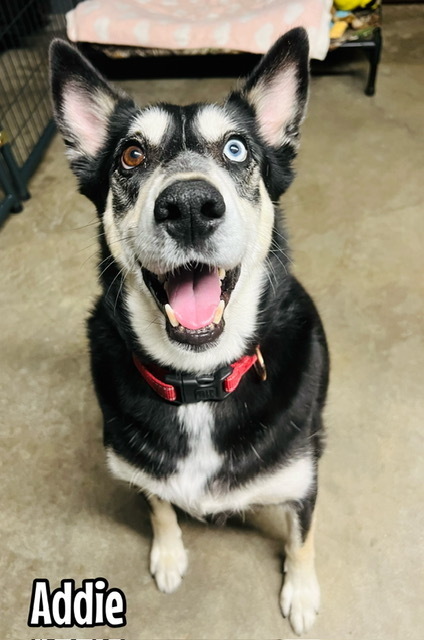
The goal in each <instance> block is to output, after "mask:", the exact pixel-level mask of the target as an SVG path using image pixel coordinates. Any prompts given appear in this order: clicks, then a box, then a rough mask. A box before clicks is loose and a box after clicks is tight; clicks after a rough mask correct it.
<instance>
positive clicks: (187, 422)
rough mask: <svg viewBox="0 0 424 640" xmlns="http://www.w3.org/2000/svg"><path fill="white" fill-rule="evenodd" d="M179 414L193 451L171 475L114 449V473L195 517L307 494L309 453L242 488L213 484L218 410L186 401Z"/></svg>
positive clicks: (311, 473) (310, 468)
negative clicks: (159, 475) (160, 476)
mask: <svg viewBox="0 0 424 640" xmlns="http://www.w3.org/2000/svg"><path fill="white" fill-rule="evenodd" d="M178 419H179V421H180V423H181V426H182V427H183V429H184V430H185V432H186V434H187V436H188V440H189V453H188V455H187V456H186V457H185V458H182V459H181V460H180V461H179V462H178V465H177V469H176V471H175V472H174V473H173V474H172V475H171V476H169V477H168V478H167V479H166V480H157V479H156V478H154V477H153V476H151V475H150V474H148V473H146V472H145V471H143V470H142V469H139V468H137V467H135V466H133V465H131V464H129V463H128V462H126V461H125V460H124V459H123V458H121V457H120V456H118V455H117V454H116V453H115V452H114V451H113V450H112V449H111V448H110V449H108V451H107V461H108V465H109V468H110V470H111V472H112V473H113V475H115V476H116V477H118V478H119V479H120V480H124V481H126V482H129V483H130V484H132V485H135V486H137V487H139V488H140V489H141V490H142V491H143V492H145V493H146V494H153V495H156V496H158V497H159V498H162V500H167V501H168V502H172V503H173V504H175V505H177V506H179V507H181V508H182V509H184V510H185V511H187V512H188V513H191V514H192V515H194V516H198V517H201V516H204V515H206V514H212V513H219V512H221V511H234V512H239V511H244V510H246V509H248V508H249V507H251V506H253V505H258V504H278V503H283V502H287V501H291V500H301V499H302V498H304V497H305V496H306V495H307V493H308V491H309V489H310V488H311V485H312V483H313V481H314V470H313V462H312V460H311V458H310V457H309V456H303V457H301V458H297V459H295V460H293V461H291V462H289V463H288V464H286V465H285V466H284V467H281V468H279V469H277V470H274V471H273V472H272V473H269V474H261V475H260V476H256V477H255V478H252V480H251V481H249V482H248V483H246V484H245V485H243V486H242V487H239V488H237V489H233V490H228V491H226V490H225V488H223V487H222V486H219V487H214V485H212V487H211V486H208V481H209V480H210V479H212V478H213V476H214V475H215V474H216V473H217V471H218V470H219V469H220V467H221V466H222V464H223V458H222V457H221V456H220V455H219V454H218V452H217V451H216V450H215V448H214V446H213V443H212V438H211V431H212V429H213V426H214V415H213V412H212V411H211V409H210V407H209V406H208V405H207V404H206V403H199V404H193V405H186V406H181V407H179V409H178Z"/></svg>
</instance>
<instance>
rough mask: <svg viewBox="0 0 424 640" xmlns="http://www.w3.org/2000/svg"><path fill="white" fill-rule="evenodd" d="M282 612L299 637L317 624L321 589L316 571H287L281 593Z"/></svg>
mask: <svg viewBox="0 0 424 640" xmlns="http://www.w3.org/2000/svg"><path fill="white" fill-rule="evenodd" d="M280 604H281V611H282V613H283V616H284V617H285V618H288V619H289V620H290V624H291V626H292V628H293V631H294V632H295V633H297V635H301V634H302V633H306V632H307V631H309V629H310V628H311V627H312V625H313V624H314V622H315V618H316V616H317V613H318V610H319V604H320V588H319V584H318V580H317V577H316V574H315V570H314V569H308V570H305V569H302V570H299V569H297V570H296V569H293V568H292V569H289V570H287V571H286V574H285V578H284V584H283V588H282V591H281V598H280Z"/></svg>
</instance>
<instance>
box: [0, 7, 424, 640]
mask: <svg viewBox="0 0 424 640" xmlns="http://www.w3.org/2000/svg"><path fill="white" fill-rule="evenodd" d="M384 29H385V31H384V34H385V47H384V55H383V61H382V64H381V68H380V74H379V78H378V85H377V94H376V96H375V97H374V98H367V97H365V96H364V95H363V86H364V81H365V79H364V73H365V69H366V65H365V63H364V62H362V61H358V62H355V63H353V64H351V65H350V73H348V74H346V75H337V76H333V77H328V76H323V77H315V78H314V79H313V81H312V92H311V99H310V105H309V116H308V119H307V121H306V122H305V126H304V132H303V140H302V147H301V153H300V156H299V160H298V163H297V166H298V178H297V180H296V181H295V183H294V185H293V186H292V188H291V189H290V191H289V193H288V194H287V196H286V197H285V200H284V202H285V209H286V211H287V217H288V223H289V228H290V230H291V235H292V246H293V249H294V258H295V271H296V273H297V274H298V275H299V277H300V278H301V279H302V281H303V282H304V284H305V285H306V286H307V288H308V289H309V291H310V292H311V293H312V294H313V295H314V297H315V299H316V301H317V304H318V306H319V308H320V311H321V313H322V316H323V319H324V323H325V326H326V329H327V333H328V339H329V343H330V347H331V353H332V363H333V369H332V381H331V392H330V397H329V402H328V411H327V425H328V448H327V452H326V455H325V457H324V459H323V463H322V467H321V491H320V496H319V510H318V513H319V518H318V528H317V547H318V549H317V565H318V572H319V576H320V582H321V588H322V609H321V613H320V616H319V619H318V621H317V623H316V625H315V627H314V629H313V630H312V631H311V633H310V634H309V635H308V636H307V637H308V638H320V639H322V640H324V639H325V640H341V639H346V638H349V639H350V638H352V639H358V640H380V639H381V640H383V639H384V640H386V639H390V640H391V639H399V640H400V639H402V640H407V639H408V640H421V638H422V637H423V628H424V614H423V606H422V597H423V594H424V588H423V587H424V584H423V562H422V561H423V544H422V543H423V540H422V532H423V530H424V522H423V510H422V504H423V472H422V461H421V457H422V453H423V442H422V423H423V417H424V398H423V369H424V348H423V347H424V345H423V340H424V336H423V314H424V303H423V300H424V278H423V272H424V257H423V256H424V251H423V237H424V215H423V204H422V203H423V182H424V181H423V157H424V156H423V148H424V144H423V142H424V141H423V126H422V125H423V120H422V113H423V102H424V55H423V54H424V43H423V40H422V37H421V40H420V33H421V34H422V32H423V30H424V7H422V6H417V5H415V6H414V7H412V6H411V7H410V8H408V9H405V7H394V6H389V7H387V8H386V10H385V27H384ZM125 84H126V87H127V88H128V89H129V90H130V91H131V92H132V93H133V94H134V95H136V96H137V97H138V98H139V99H140V100H141V101H142V102H147V101H154V100H159V99H165V100H174V101H186V100H187V99H189V100H190V101H191V100H195V99H210V98H215V99H220V98H221V97H222V96H223V95H224V94H225V92H226V90H227V89H228V87H229V85H230V84H231V83H230V81H228V80H219V79H218V80H217V79H215V80H201V81H196V80H192V81H184V80H181V81H177V80H174V81H172V82H169V81H166V80H160V81H144V82H137V83H136V82H133V83H125ZM31 192H32V199H31V200H30V201H29V202H28V203H27V204H26V205H25V210H24V212H23V213H22V214H20V215H17V216H15V217H12V218H11V219H10V220H9V221H8V223H7V225H6V226H5V228H4V229H3V230H2V231H1V233H0V247H1V251H0V266H1V272H2V279H1V285H0V286H1V296H2V301H3V304H2V313H1V317H0V344H1V363H2V366H1V371H0V385H1V389H2V393H1V397H0V402H1V407H0V419H1V422H2V439H3V447H2V452H1V458H0V460H1V486H2V496H3V504H2V510H1V520H0V522H1V531H2V554H1V564H0V576H1V580H2V583H3V584H2V586H1V593H2V600H3V603H2V606H1V620H0V636H1V637H2V638H8V639H12V638H13V639H14V640H26V639H29V638H33V637H36V638H39V637H41V636H42V637H45V636H47V637H49V638H52V637H54V638H69V637H70V636H71V637H78V638H92V637H93V636H96V637H100V636H101V637H102V638H116V637H119V638H126V640H142V639H146V640H153V639H156V640H157V639H165V638H166V639H172V640H177V639H183V638H185V639H191V640H198V639H199V640H200V639H205V640H215V639H216V640H217V639H223V638H227V639H230V638H231V639H232V640H245V639H246V640H247V639H255V640H265V639H268V640H269V639H277V638H291V637H293V632H292V631H291V629H290V627H289V625H288V623H287V622H286V621H285V620H283V619H282V618H281V616H280V612H279V607H278V593H279V589H280V586H281V566H280V559H279V557H278V554H277V546H276V544H275V542H273V541H272V540H270V539H268V538H266V537H263V536H261V535H260V534H258V533H256V532H255V531H253V530H250V529H247V528H246V529H244V528H232V527H228V528H224V529H218V530H217V529H214V528H212V527H207V526H203V525H201V524H198V523H196V522H193V521H191V520H190V519H189V518H182V520H181V521H182V528H183V534H184V537H185V541H186V545H187V547H188V549H189V553H190V567H189V571H188V575H187V576H186V579H185V580H184V582H183V585H182V587H181V588H180V590H179V591H178V592H176V593H175V594H173V595H171V596H166V595H162V594H161V593H159V592H158V591H157V590H156V587H155V584H154V582H153V581H152V580H151V578H150V576H149V573H148V552H149V544H150V529H149V524H148V518H147V514H146V511H145V509H144V507H143V505H139V503H138V499H137V497H136V496H135V495H134V494H132V493H131V492H130V491H129V490H128V489H127V488H126V487H124V486H121V485H119V484H117V483H116V482H115V481H114V480H113V479H111V478H110V477H109V475H108V474H107V472H106V469H105V463H104V458H103V451H102V445H101V418H100V412H99V409H98V407H97V404H96V400H95V398H94V394H93V390H92V386H91V381H90V376H89V371H88V358H87V345H86V339H85V328H84V321H85V318H86V316H87V310H88V309H89V307H90V305H91V304H92V301H93V299H94V297H95V295H96V291H97V289H96V287H97V285H96V277H95V267H94V265H95V253H96V240H95V226H94V213H93V209H92V207H91V205H90V203H89V202H88V201H85V200H84V199H83V198H82V197H81V196H78V195H77V194H76V191H75V183H74V180H73V178H72V176H71V173H70V171H69V170H68V168H67V165H66V161H65V158H64V155H63V145H62V142H61V141H60V140H59V139H55V140H54V142H53V143H52V145H51V147H50V148H49V150H48V152H47V154H46V156H45V159H44V161H43V163H42V164H41V165H40V167H39V169H38V171H37V174H36V175H35V176H34V179H33V180H32V183H31ZM98 576H104V577H105V578H107V580H108V581H109V583H110V585H111V586H113V587H119V588H120V589H122V590H123V591H124V593H125V594H126V597H127V605H128V611H127V621H128V624H127V627H126V628H123V629H115V630H112V629H109V628H105V627H101V628H96V629H91V630H90V629H67V630H65V629H45V630H42V629H29V628H28V627H27V624H26V622H27V615H28V607H29V600H30V594H31V586H32V581H33V580H34V579H35V578H47V579H49V580H50V584H51V587H52V588H55V587H57V586H58V585H59V582H60V580H61V579H63V578H74V579H75V580H76V582H77V584H79V583H80V582H81V580H82V579H84V578H94V577H98Z"/></svg>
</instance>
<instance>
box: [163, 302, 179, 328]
mask: <svg viewBox="0 0 424 640" xmlns="http://www.w3.org/2000/svg"><path fill="white" fill-rule="evenodd" d="M165 313H166V315H167V316H168V320H169V322H170V323H171V324H172V326H173V327H178V326H179V324H180V323H179V322H178V320H177V318H176V317H175V313H174V310H173V308H172V307H171V305H170V304H166V305H165Z"/></svg>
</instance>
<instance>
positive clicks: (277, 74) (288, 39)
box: [241, 28, 309, 148]
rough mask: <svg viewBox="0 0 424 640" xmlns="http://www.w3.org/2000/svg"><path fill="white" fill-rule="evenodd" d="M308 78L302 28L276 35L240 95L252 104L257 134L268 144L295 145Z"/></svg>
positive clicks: (307, 43)
mask: <svg viewBox="0 0 424 640" xmlns="http://www.w3.org/2000/svg"><path fill="white" fill-rule="evenodd" d="M308 79H309V42H308V36H307V33H306V31H305V29H302V28H297V29H292V30H291V31H289V32H288V33H286V34H285V35H283V36H282V37H281V38H279V40H277V41H276V42H275V43H274V45H273V46H272V47H271V49H270V50H269V51H268V53H266V54H265V55H264V57H263V58H262V60H261V61H260V62H259V64H258V66H257V67H256V68H255V69H254V70H253V72H252V74H251V75H250V76H249V77H248V78H247V80H246V82H245V85H244V87H243V88H242V91H241V93H242V96H243V97H244V98H245V99H246V100H247V102H248V103H249V104H250V105H251V106H252V107H253V109H254V112H255V117H256V121H257V124H258V128H259V131H260V134H261V136H262V138H263V139H264V141H265V142H266V143H267V144H269V145H270V146H272V147H275V148H280V147H281V146H283V145H284V144H286V143H289V144H292V145H294V146H297V138H298V135H299V127H300V124H301V122H302V120H303V117H304V112H305V107H306V102H307V97H308Z"/></svg>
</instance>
